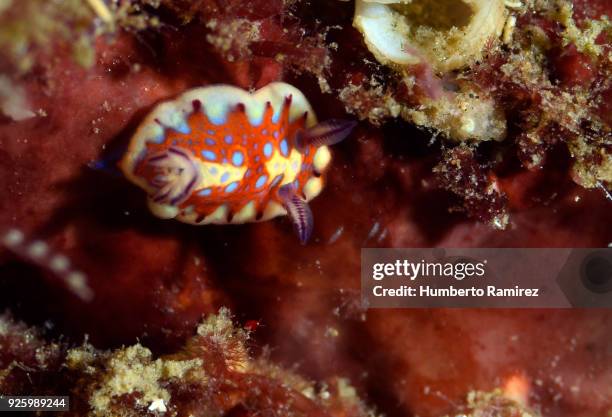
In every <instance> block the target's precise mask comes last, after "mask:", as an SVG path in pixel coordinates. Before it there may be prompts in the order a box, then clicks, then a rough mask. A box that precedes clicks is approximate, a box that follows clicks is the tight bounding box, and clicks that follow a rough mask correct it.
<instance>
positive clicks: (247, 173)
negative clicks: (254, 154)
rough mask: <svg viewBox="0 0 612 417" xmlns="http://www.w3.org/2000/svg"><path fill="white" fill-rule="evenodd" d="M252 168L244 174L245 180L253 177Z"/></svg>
mask: <svg viewBox="0 0 612 417" xmlns="http://www.w3.org/2000/svg"><path fill="white" fill-rule="evenodd" d="M251 173H252V171H251V168H249V169H247V170H246V172H245V173H244V178H249V177H250V176H251Z"/></svg>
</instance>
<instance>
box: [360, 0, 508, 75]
mask: <svg viewBox="0 0 612 417" xmlns="http://www.w3.org/2000/svg"><path fill="white" fill-rule="evenodd" d="M505 20H506V9H505V5H504V0H356V2H355V15H354V19H353V26H355V28H357V30H359V31H360V32H361V33H362V35H363V37H364V41H365V43H366V45H367V47H368V49H369V50H370V51H371V52H372V54H374V56H375V57H376V59H377V60H378V61H379V62H381V63H382V64H385V65H391V66H406V65H415V64H419V63H421V62H422V61H426V62H427V63H428V64H430V65H431V66H432V67H433V68H434V69H435V70H436V71H438V72H447V71H451V70H454V69H458V68H461V67H463V66H466V65H468V64H469V63H471V62H473V61H474V60H476V59H478V58H479V57H480V56H481V55H482V51H483V50H484V49H485V47H486V45H487V42H488V41H489V40H491V39H496V38H498V37H499V36H500V35H501V33H502V31H503V29H504V25H505Z"/></svg>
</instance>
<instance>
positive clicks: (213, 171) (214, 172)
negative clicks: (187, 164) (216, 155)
mask: <svg viewBox="0 0 612 417" xmlns="http://www.w3.org/2000/svg"><path fill="white" fill-rule="evenodd" d="M208 172H210V175H217V172H218V171H217V167H210V168H209V169H208Z"/></svg>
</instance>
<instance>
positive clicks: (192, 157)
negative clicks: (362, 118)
mask: <svg viewBox="0 0 612 417" xmlns="http://www.w3.org/2000/svg"><path fill="white" fill-rule="evenodd" d="M354 126H355V122H352V121H341V120H328V121H326V122H323V123H317V119H316V116H315V113H314V112H313V110H312V107H311V106H310V104H309V103H308V100H307V99H306V98H305V97H304V95H303V94H302V93H301V92H300V91H299V90H298V89H296V88H295V87H293V86H291V85H289V84H286V83H280V82H277V83H272V84H269V85H267V86H266V87H264V88H262V89H260V90H257V91H256V92H254V93H253V94H249V93H248V92H247V91H244V90H242V89H239V88H236V87H232V86H229V85H213V86H208V87H203V88H196V89H193V90H190V91H187V92H185V93H183V94H182V95H180V96H179V97H177V98H176V99H175V100H172V101H167V102H164V103H162V104H160V105H158V106H157V107H155V108H154V109H153V111H152V112H151V113H150V114H149V115H148V116H147V117H146V118H145V120H144V121H143V123H142V124H141V125H140V127H139V128H138V129H137V131H136V133H135V134H134V136H133V137H132V139H131V141H130V144H129V147H128V150H127V152H126V153H125V155H124V156H123V158H122V159H121V161H120V162H119V166H120V168H121V170H122V171H123V173H124V174H125V176H126V177H127V178H128V179H129V180H130V181H131V182H133V183H134V184H136V185H138V186H139V187H140V188H142V189H144V190H145V191H146V192H147V194H148V196H149V200H148V201H149V207H150V209H151V211H152V212H153V214H155V215H156V216H158V217H161V218H176V219H177V220H180V221H182V222H185V223H190V224H195V225H203V224H210V223H215V224H226V223H234V224H239V223H247V222H258V221H264V220H268V219H271V218H273V217H276V216H280V215H284V214H288V215H289V217H290V218H291V220H292V221H293V224H294V227H295V229H296V232H297V233H298V236H299V238H300V240H301V241H302V242H303V243H304V242H306V241H307V240H308V238H309V236H310V233H311V231H312V225H313V220H312V213H311V211H310V208H309V207H308V204H307V202H308V201H310V200H312V199H313V198H315V197H316V196H317V195H318V194H319V193H320V192H321V190H322V188H323V177H322V174H323V173H324V171H325V169H326V168H327V166H328V164H329V162H330V159H331V156H330V152H329V149H328V147H327V146H328V145H332V144H335V143H337V142H339V141H341V140H342V139H344V138H345V137H347V136H348V135H349V133H350V132H351V130H352V129H353V127H354Z"/></svg>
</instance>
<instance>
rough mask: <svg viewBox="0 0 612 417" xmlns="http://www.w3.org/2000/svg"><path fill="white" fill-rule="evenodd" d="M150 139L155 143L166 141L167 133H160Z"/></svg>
mask: <svg viewBox="0 0 612 417" xmlns="http://www.w3.org/2000/svg"><path fill="white" fill-rule="evenodd" d="M149 141H150V142H153V143H164V142H165V141H166V135H164V134H163V133H160V134H159V135H157V136H154V137H152V138H150V139H149Z"/></svg>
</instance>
